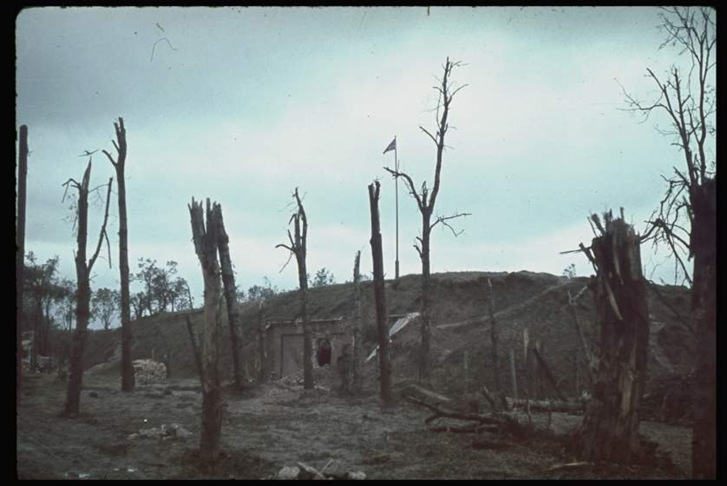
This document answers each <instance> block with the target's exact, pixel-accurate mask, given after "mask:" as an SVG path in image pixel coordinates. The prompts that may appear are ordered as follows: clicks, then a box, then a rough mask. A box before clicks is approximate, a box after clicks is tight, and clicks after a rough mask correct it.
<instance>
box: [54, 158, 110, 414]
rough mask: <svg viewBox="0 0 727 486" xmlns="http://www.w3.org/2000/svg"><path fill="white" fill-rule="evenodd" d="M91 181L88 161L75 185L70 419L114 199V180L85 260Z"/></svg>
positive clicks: (75, 406) (77, 403) (74, 408)
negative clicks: (95, 274)
mask: <svg viewBox="0 0 727 486" xmlns="http://www.w3.org/2000/svg"><path fill="white" fill-rule="evenodd" d="M90 179H91V161H90V160H89V162H88V166H87V167H86V171H85V173H84V174H83V179H82V181H81V183H80V184H79V183H75V181H74V183H75V186H76V188H77V189H78V209H77V213H76V214H77V216H78V230H77V231H78V233H77V235H76V243H77V248H76V258H75V263H76V280H77V292H76V295H77V300H76V330H75V331H74V333H73V338H72V343H71V364H70V374H69V377H68V386H67V388H66V403H65V409H64V414H65V415H66V416H68V417H76V416H77V415H78V414H79V412H80V405H81V387H82V384H83V350H84V348H85V345H86V336H87V333H88V331H87V329H88V323H89V320H90V318H91V284H90V280H89V277H90V274H91V269H92V268H93V265H94V263H95V262H96V258H97V257H98V252H99V250H100V249H101V243H102V241H103V239H104V237H106V222H107V220H108V214H109V200H110V199H111V184H112V182H113V181H112V179H109V183H108V192H107V194H106V210H105V213H104V220H103V225H102V227H101V231H100V234H99V240H98V244H97V246H96V251H95V253H94V254H93V256H92V257H91V259H90V260H88V261H87V260H86V254H87V253H86V242H87V241H88V192H89V189H88V187H89V182H90Z"/></svg>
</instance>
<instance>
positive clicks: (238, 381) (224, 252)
mask: <svg viewBox="0 0 727 486" xmlns="http://www.w3.org/2000/svg"><path fill="white" fill-rule="evenodd" d="M213 211H214V212H215V213H216V214H215V216H216V218H217V222H218V224H219V228H218V230H219V235H218V240H217V245H218V250H219V254H220V266H221V267H222V284H223V285H224V288H225V302H226V304H227V323H228V326H229V329H230V346H231V347H232V374H233V378H234V384H235V389H237V390H242V389H243V387H244V383H245V378H244V376H243V372H242V366H241V364H242V357H241V356H240V344H241V339H240V310H239V309H238V307H237V286H236V285H235V274H234V272H233V271H232V260H231V259H230V237H229V236H228V235H227V231H225V223H224V221H223V219H222V206H220V205H219V204H215V205H214V208H213Z"/></svg>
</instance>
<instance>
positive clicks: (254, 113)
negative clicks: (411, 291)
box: [16, 7, 681, 302]
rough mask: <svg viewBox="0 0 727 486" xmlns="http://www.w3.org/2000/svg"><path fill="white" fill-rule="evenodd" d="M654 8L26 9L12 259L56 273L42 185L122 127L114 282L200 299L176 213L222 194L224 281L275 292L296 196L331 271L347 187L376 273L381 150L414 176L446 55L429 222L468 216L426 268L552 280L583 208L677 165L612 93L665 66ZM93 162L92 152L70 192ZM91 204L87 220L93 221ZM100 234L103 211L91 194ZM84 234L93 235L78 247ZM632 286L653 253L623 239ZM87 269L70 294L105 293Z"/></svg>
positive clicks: (313, 253)
mask: <svg viewBox="0 0 727 486" xmlns="http://www.w3.org/2000/svg"><path fill="white" fill-rule="evenodd" d="M658 13H659V11H658V9H656V8H636V7H623V8H616V7H601V8H592V7H575V8H550V7H548V8H530V7H526V8H518V7H499V8H495V7H482V8H469V7H467V8H454V7H432V8H431V9H429V10H427V8H424V7H411V8H383V7H365V8H363V7H362V8H291V7H282V8H167V7H160V8H157V7H149V8H98V7H96V8H65V9H59V8H51V7H44V8H32V9H26V10H23V11H22V12H21V13H20V15H19V16H18V17H17V22H16V53H17V64H16V89H17V103H16V117H17V120H16V123H17V126H20V125H21V124H27V125H28V127H29V145H30V150H31V155H30V159H29V170H28V202H27V232H26V251H33V252H34V253H35V254H36V255H37V256H38V257H39V259H40V260H41V261H45V260H46V259H47V258H50V257H52V256H54V255H58V256H59V257H60V259H61V273H62V274H63V276H65V277H68V278H72V279H75V274H74V269H73V249H74V246H75V239H74V237H73V233H72V227H71V220H69V217H70V216H71V213H70V210H69V209H68V207H67V206H68V205H67V203H65V204H64V203H62V202H61V199H62V196H63V187H62V184H63V182H65V181H66V180H67V179H68V178H70V177H74V178H80V177H81V175H82V173H83V170H84V168H85V166H86V164H87V162H88V158H87V157H79V155H80V154H82V153H83V151H84V150H91V151H92V150H96V149H106V150H109V151H111V152H112V153H113V152H114V151H113V145H112V143H111V139H112V138H114V128H113V122H114V121H115V120H116V119H117V118H118V117H119V116H122V117H123V118H124V122H125V124H126V128H127V139H128V144H129V155H128V159H127V193H128V204H129V241H130V261H131V263H132V272H133V271H135V270H136V260H137V259H138V258H142V257H143V258H151V259H155V260H157V261H158V262H159V263H160V264H163V263H164V262H166V261H167V260H175V261H177V262H179V274H180V275H181V276H183V277H184V278H186V279H187V280H188V281H189V282H190V284H191V287H192V290H193V293H194V295H195V299H196V301H197V302H200V301H201V300H200V299H201V293H202V288H203V286H202V276H201V271H200V268H199V264H198V262H197V259H196V256H195V254H194V250H193V246H192V243H191V241H190V240H191V229H190V225H189V213H188V209H187V204H188V203H189V202H190V201H191V198H192V197H194V198H195V199H198V200H199V199H204V198H207V197H209V198H211V199H212V200H214V201H217V202H219V203H221V204H222V209H223V213H224V216H225V224H226V226H227V230H228V233H229V234H230V237H231V254H232V258H233V262H234V264H235V266H236V269H237V272H238V275H237V281H238V286H239V287H241V288H242V289H245V290H246V289H247V288H248V287H250V286H252V285H254V284H261V283H262V281H263V277H265V276H267V277H268V278H269V279H270V281H271V282H272V283H273V284H274V285H277V286H278V287H280V288H282V289H292V288H295V286H296V281H297V277H296V269H295V267H294V264H291V265H289V266H288V267H287V268H285V270H284V271H283V272H282V273H279V271H280V269H281V267H282V266H283V264H284V263H285V262H286V260H287V259H288V255H287V254H286V251H285V250H283V249H275V245H276V244H277V243H283V242H286V239H287V237H286V229H287V222H288V219H289V215H290V212H291V206H290V202H291V193H292V191H293V190H294V188H295V187H299V188H300V191H301V194H303V195H305V198H304V201H303V202H304V205H305V208H306V212H307V214H308V217H309V244H308V246H309V253H308V268H309V271H310V273H311V275H312V274H313V273H314V272H315V271H316V270H317V269H319V268H321V267H326V268H328V269H330V270H332V271H333V273H334V275H335V277H336V280H337V281H338V282H342V281H345V280H350V279H351V273H352V266H353V259H354V255H355V252H356V251H357V250H361V251H362V268H363V269H364V270H365V271H367V272H370V271H371V258H370V248H369V245H368V239H369V229H370V226H369V225H370V223H369V211H368V196H367V189H366V186H367V185H368V184H369V183H371V182H372V181H373V180H374V179H377V178H378V179H379V180H380V181H381V184H382V197H381V201H380V210H381V215H382V231H383V239H384V254H385V271H386V273H387V275H388V276H389V277H392V276H393V274H394V259H395V250H394V249H395V231H394V227H395V226H394V221H395V212H394V207H395V200H394V182H393V180H392V179H391V178H390V177H389V176H388V174H387V173H386V172H385V171H384V170H383V169H382V167H383V166H392V167H393V165H394V153H393V152H389V153H387V154H385V155H382V151H383V150H384V148H385V147H386V146H387V145H388V144H389V142H391V140H392V139H393V138H394V136H396V137H397V141H398V156H399V162H400V165H401V166H402V167H403V168H404V169H405V170H406V171H407V172H409V173H410V174H411V176H412V177H413V179H414V181H415V182H416V183H417V185H419V184H421V182H422V181H423V180H424V179H427V180H429V181H430V185H431V181H432V178H433V171H434V161H435V150H434V146H433V144H432V142H431V140H429V138H428V137H427V136H426V135H425V134H424V133H422V132H421V131H420V130H419V128H418V126H419V125H422V126H424V127H427V128H432V127H434V124H435V113H434V112H433V111H432V109H433V108H434V107H435V106H436V101H437V100H436V93H435V91H434V90H433V89H432V86H433V85H434V84H436V82H437V81H436V79H437V78H438V77H440V76H441V73H442V65H443V63H444V61H445V59H446V58H447V57H448V56H449V57H450V59H454V60H459V61H462V62H463V63H464V65H463V66H462V67H460V68H457V69H455V71H454V72H453V78H452V79H453V81H454V82H455V83H457V84H458V85H462V84H467V87H466V88H464V89H463V90H462V91H460V92H459V94H458V95H457V96H456V98H455V100H454V102H453V104H452V107H451V113H450V122H451V125H452V126H453V127H456V129H452V130H451V131H450V132H449V133H448V135H447V140H446V142H447V145H448V146H449V147H451V148H450V149H448V150H447V151H446V152H445V158H444V165H443V171H442V189H441V192H440V196H439V198H438V199H437V204H436V209H435V212H436V213H437V214H441V215H447V214H452V213H455V212H469V213H472V215H471V216H469V217H467V218H462V219H459V220H456V221H455V222H454V223H455V226H456V227H457V228H458V229H461V230H463V233H462V234H461V235H460V236H459V237H456V238H455V237H454V236H453V235H452V234H451V233H450V232H449V231H448V230H447V229H446V228H442V229H440V228H437V229H435V231H434V235H433V249H432V271H433V272H445V271H467V270H476V271H519V270H530V271H544V272H550V273H553V274H556V275H560V274H561V273H562V271H563V269H564V268H565V267H566V266H567V265H568V264H570V263H575V265H576V268H577V273H578V274H579V275H589V274H590V273H591V272H592V269H591V268H590V265H589V264H588V262H587V261H586V259H585V257H583V256H582V255H580V254H569V255H560V254H559V252H561V251H564V250H570V249H574V248H577V246H578V243H579V242H585V243H588V242H589V241H590V239H591V238H592V237H593V234H592V232H591V229H590V226H589V225H588V223H587V221H586V218H587V216H588V214H590V213H591V212H599V213H600V212H602V211H604V210H606V209H609V208H613V209H614V210H615V211H618V208H619V207H621V206H623V207H624V210H625V214H626V216H627V219H628V220H629V221H631V222H633V223H634V224H635V226H636V229H637V230H639V231H643V229H644V225H643V223H642V222H643V220H644V219H646V217H648V215H649V214H650V213H651V211H652V209H653V208H655V207H656V206H657V205H658V201H659V199H660V196H661V194H662V192H663V190H664V183H663V181H662V180H661V177H660V175H661V174H664V173H668V172H669V171H670V170H671V169H670V168H671V166H672V165H675V164H679V163H680V160H681V155H680V153H679V152H678V151H677V149H676V148H675V147H672V146H671V145H670V140H669V139H668V138H665V137H664V136H662V135H660V134H659V133H658V132H657V131H656V130H655V125H656V124H657V123H659V122H661V123H664V122H665V120H663V119H659V118H658V117H654V118H652V119H650V120H649V121H647V122H645V123H640V121H641V119H640V118H639V117H637V116H635V115H633V114H631V113H628V112H626V111H623V108H625V104H624V95H623V93H622V91H621V87H620V86H621V85H623V86H624V87H626V88H627V89H628V90H629V92H631V93H633V94H635V95H637V96H638V97H640V98H649V97H653V96H654V95H655V91H654V86H653V84H652V83H651V82H649V80H648V79H646V78H645V77H644V74H645V73H646V68H651V69H653V70H654V71H655V72H657V73H662V72H664V71H665V70H666V69H667V68H668V67H669V66H670V65H671V64H673V63H675V62H677V61H678V60H679V58H678V57H677V52H675V51H672V50H669V49H662V50H659V49H658V46H659V45H660V44H661V42H662V40H663V37H662V34H661V33H660V32H659V31H658V30H657V26H658V24H659V17H658ZM112 176H114V173H113V169H112V167H111V165H110V164H109V163H108V161H107V160H106V158H105V157H104V156H103V155H102V154H101V152H100V151H99V152H97V153H96V154H95V155H94V156H93V172H92V181H93V182H92V184H93V185H100V184H102V183H104V182H106V181H107V180H108V178H109V177H112ZM399 189H400V191H399V218H400V229H399V233H400V234H399V241H400V257H399V258H400V262H401V274H403V275H405V274H410V273H418V272H419V271H420V263H419V260H418V256H417V254H416V251H415V250H414V249H413V247H412V244H413V243H414V239H415V237H416V236H417V235H418V234H419V226H420V220H419V215H418V212H417V209H416V207H415V203H414V201H413V200H412V199H411V198H409V197H408V196H407V194H406V192H405V191H404V190H403V186H400V188H399ZM101 212H102V207H101V203H100V201H97V202H96V204H95V205H94V206H93V207H92V214H91V216H90V217H91V221H92V228H97V227H98V225H99V224H100V220H101V216H102V214H101ZM110 225H111V232H112V238H111V239H112V243H114V240H115V239H116V238H115V234H116V231H117V227H118V226H117V225H118V220H117V217H116V203H115V201H114V203H113V204H112V216H111V222H110ZM90 241H95V236H93V237H92V238H90ZM643 251H644V256H643V257H642V260H643V262H644V265H645V271H646V274H647V277H650V278H653V279H655V280H657V281H658V280H659V279H660V278H661V279H664V280H671V281H673V266H672V264H671V263H670V262H669V261H668V260H665V258H664V257H663V256H655V255H652V253H651V251H650V247H644V249H643ZM117 259H118V250H117V249H116V248H115V247H112V262H113V264H114V267H113V268H112V269H109V268H108V264H107V262H106V261H99V262H98V263H97V265H96V267H95V268H94V273H95V278H94V280H93V282H92V287H94V288H99V287H103V286H108V287H116V286H117V285H118V269H117V267H116V263H117Z"/></svg>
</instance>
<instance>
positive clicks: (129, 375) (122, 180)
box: [103, 117, 135, 392]
mask: <svg viewBox="0 0 727 486" xmlns="http://www.w3.org/2000/svg"><path fill="white" fill-rule="evenodd" d="M114 129H115V131H116V139H117V141H116V142H114V147H115V148H116V151H117V158H116V160H114V159H113V157H111V154H109V153H108V152H107V151H106V150H104V151H103V153H104V155H106V158H108V159H109V161H110V162H111V165H113V166H114V169H115V170H116V182H117V185H118V191H119V194H118V202H119V272H120V275H119V276H120V282H121V289H120V290H121V292H120V294H121V391H125V392H130V391H134V387H135V382H134V381H135V380H134V365H133V362H132V361H133V358H132V354H131V347H132V344H133V336H132V334H131V297H130V290H129V282H130V278H129V230H128V223H127V220H128V218H127V215H126V176H125V175H124V172H125V170H126V150H127V145H126V128H125V127H124V119H123V118H121V117H119V121H118V123H114Z"/></svg>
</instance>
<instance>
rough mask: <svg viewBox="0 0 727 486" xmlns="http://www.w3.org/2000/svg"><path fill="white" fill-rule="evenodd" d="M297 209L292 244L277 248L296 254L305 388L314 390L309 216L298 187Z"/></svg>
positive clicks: (280, 245) (296, 189)
mask: <svg viewBox="0 0 727 486" xmlns="http://www.w3.org/2000/svg"><path fill="white" fill-rule="evenodd" d="M293 197H294V198H295V202H296V204H297V206H298V207H297V211H296V212H295V213H294V214H293V216H292V217H291V221H292V222H293V228H294V231H295V237H293V235H291V234H290V230H288V239H289V240H290V245H285V244H283V243H280V244H278V245H275V248H285V249H286V250H288V251H289V252H290V253H292V254H293V255H295V260H296V262H297V263H298V288H299V291H298V294H299V295H300V318H301V320H302V321H303V389H305V390H312V389H313V387H314V383H313V339H312V336H311V329H310V323H309V318H308V270H307V269H306V263H305V259H306V251H307V250H306V241H307V238H308V218H307V216H306V214H305V209H304V208H303V203H302V202H301V200H300V196H299V195H298V188H297V187H296V188H295V192H294V193H293Z"/></svg>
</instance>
